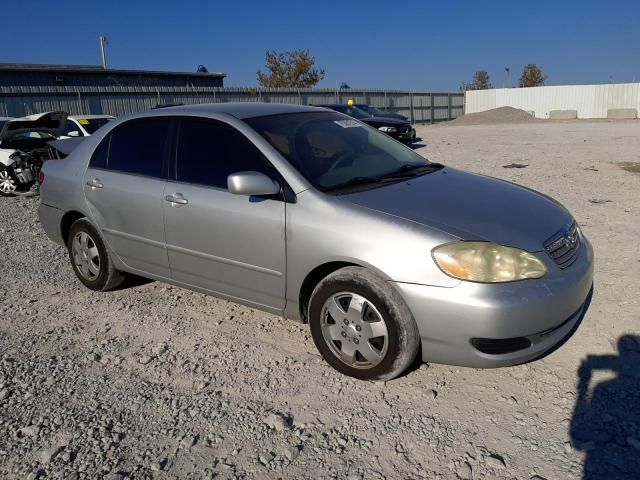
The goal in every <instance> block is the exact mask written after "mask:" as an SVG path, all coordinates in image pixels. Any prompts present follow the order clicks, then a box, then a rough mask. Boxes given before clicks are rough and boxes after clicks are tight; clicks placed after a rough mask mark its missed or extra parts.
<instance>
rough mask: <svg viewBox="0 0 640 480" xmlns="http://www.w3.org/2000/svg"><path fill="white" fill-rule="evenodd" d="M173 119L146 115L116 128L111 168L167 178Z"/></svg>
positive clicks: (112, 142) (109, 165)
mask: <svg viewBox="0 0 640 480" xmlns="http://www.w3.org/2000/svg"><path fill="white" fill-rule="evenodd" d="M170 122H171V121H170V119H168V118H146V119H144V120H132V121H130V122H127V123H125V124H123V125H120V126H118V127H116V128H115V129H114V130H113V132H111V134H110V135H109V136H110V137H111V142H110V146H109V149H108V150H109V154H108V159H107V168H108V169H109V170H117V171H120V172H126V173H133V174H136V175H146V176H149V177H159V178H162V177H164V175H163V168H162V164H163V157H164V152H165V144H166V142H167V139H168V138H169V126H170ZM103 143H104V142H103ZM101 146H102V144H101V145H100V147H101ZM100 147H98V148H100ZM96 153H97V151H96Z"/></svg>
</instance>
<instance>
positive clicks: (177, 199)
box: [164, 193, 189, 206]
mask: <svg viewBox="0 0 640 480" xmlns="http://www.w3.org/2000/svg"><path fill="white" fill-rule="evenodd" d="M164 199H165V200H166V201H167V202H169V203H171V204H172V205H174V206H178V205H186V204H188V203H189V200H187V199H186V198H184V197H183V196H182V194H181V193H174V194H173V195H166V196H165V197H164Z"/></svg>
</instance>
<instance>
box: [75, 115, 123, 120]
mask: <svg viewBox="0 0 640 480" xmlns="http://www.w3.org/2000/svg"><path fill="white" fill-rule="evenodd" d="M67 118H70V119H71V120H80V119H86V120H91V119H92V118H116V117H114V116H113V115H69V116H68V117H67Z"/></svg>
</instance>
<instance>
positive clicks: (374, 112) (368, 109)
mask: <svg viewBox="0 0 640 480" xmlns="http://www.w3.org/2000/svg"><path fill="white" fill-rule="evenodd" d="M354 107H356V108H359V109H360V110H362V111H363V112H364V113H368V114H369V115H371V116H372V117H386V118H396V119H398V120H403V121H405V122H409V121H410V120H409V119H408V118H407V117H405V116H404V115H400V114H399V113H393V112H385V111H384V110H380V109H379V108H376V107H372V106H371V105H367V104H366V103H356V104H355V105H354Z"/></svg>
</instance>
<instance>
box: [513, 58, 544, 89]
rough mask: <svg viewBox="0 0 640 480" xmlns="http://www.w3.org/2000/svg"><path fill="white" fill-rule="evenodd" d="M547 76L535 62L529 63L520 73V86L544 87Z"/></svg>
mask: <svg viewBox="0 0 640 480" xmlns="http://www.w3.org/2000/svg"><path fill="white" fill-rule="evenodd" d="M546 79H547V76H546V75H545V74H544V73H542V70H541V69H540V67H539V66H538V65H536V64H535V63H529V64H527V65H525V66H524V68H523V69H522V75H520V81H519V82H518V86H519V87H520V88H523V87H542V86H544V82H545V80H546Z"/></svg>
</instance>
